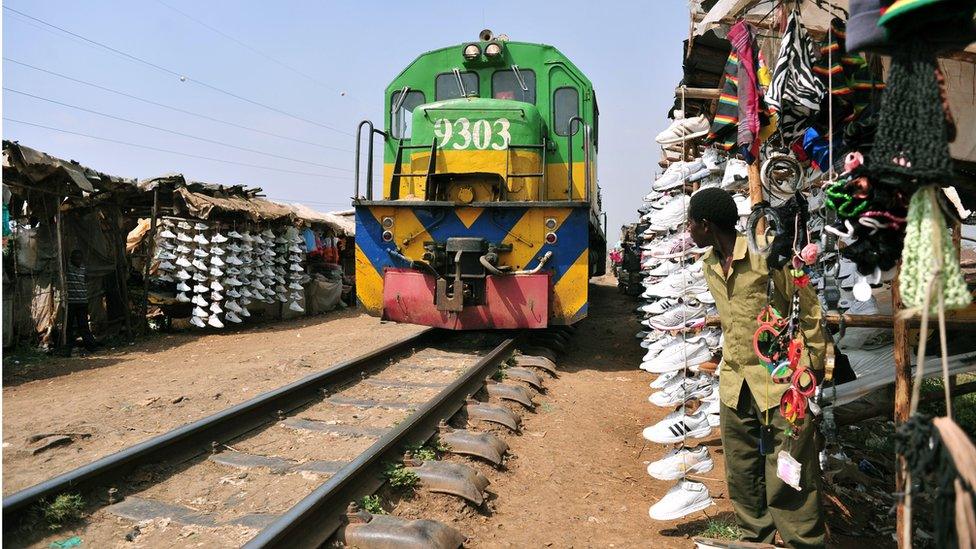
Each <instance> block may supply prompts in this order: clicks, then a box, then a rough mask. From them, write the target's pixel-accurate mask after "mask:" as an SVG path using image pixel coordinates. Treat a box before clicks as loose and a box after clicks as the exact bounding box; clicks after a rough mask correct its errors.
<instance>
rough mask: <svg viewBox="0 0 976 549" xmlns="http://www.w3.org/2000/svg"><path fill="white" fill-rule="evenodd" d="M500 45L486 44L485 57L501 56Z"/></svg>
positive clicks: (497, 43) (499, 43)
mask: <svg viewBox="0 0 976 549" xmlns="http://www.w3.org/2000/svg"><path fill="white" fill-rule="evenodd" d="M502 49H503V48H502V44H501V42H488V45H487V46H485V55H487V56H488V57H498V56H499V55H501V54H502Z"/></svg>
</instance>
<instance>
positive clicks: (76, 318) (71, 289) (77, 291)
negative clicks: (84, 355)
mask: <svg viewBox="0 0 976 549" xmlns="http://www.w3.org/2000/svg"><path fill="white" fill-rule="evenodd" d="M66 278H67V289H68V311H67V313H68V314H67V318H66V320H65V322H67V323H68V330H67V331H68V333H67V338H66V340H65V342H64V350H63V351H62V352H63V354H64V356H71V350H72V349H73V348H74V346H75V338H77V337H78V336H79V335H81V340H82V342H84V344H85V349H88V350H89V351H94V350H95V349H96V348H98V343H97V342H96V341H95V336H93V335H92V333H91V328H90V327H89V326H88V269H87V267H86V266H85V262H84V257H83V256H82V255H81V250H72V251H71V256H70V259H69V261H68V270H67V273H66Z"/></svg>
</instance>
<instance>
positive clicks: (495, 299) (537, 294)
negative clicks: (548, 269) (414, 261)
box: [383, 269, 550, 330]
mask: <svg viewBox="0 0 976 549" xmlns="http://www.w3.org/2000/svg"><path fill="white" fill-rule="evenodd" d="M549 276H550V275H549V273H539V274H532V275H510V276H496V275H489V276H488V277H487V280H486V282H485V304H484V305H467V306H465V307H464V310H462V311H461V312H457V313H454V312H448V311H438V310H437V307H436V306H435V305H434V294H435V281H434V277H433V276H432V275H430V274H427V273H421V272H418V271H414V270H412V269H387V270H386V271H385V272H384V273H383V318H384V319H385V320H393V321H395V322H407V323H410V324H420V325H422V326H434V327H437V328H447V329H449V330H479V329H514V328H545V327H547V326H548V325H549Z"/></svg>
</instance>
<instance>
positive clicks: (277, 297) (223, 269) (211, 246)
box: [149, 217, 308, 328]
mask: <svg viewBox="0 0 976 549" xmlns="http://www.w3.org/2000/svg"><path fill="white" fill-rule="evenodd" d="M153 248H154V250H155V252H154V254H153V260H152V264H151V266H150V269H149V272H150V281H151V283H152V284H153V285H154V286H155V287H156V288H159V289H160V290H161V293H169V292H171V293H173V294H174V295H175V296H176V297H175V304H176V305H177V306H175V307H164V310H166V311H167V312H168V313H169V314H171V315H178V314H179V313H180V312H185V311H187V310H189V311H190V315H189V316H190V320H189V322H190V324H192V325H193V326H196V327H198V328H207V327H210V328H223V327H225V326H226V323H231V324H242V323H244V322H245V319H247V318H249V317H250V316H251V312H250V310H249V306H251V307H253V306H254V305H255V304H258V303H264V304H274V303H280V304H281V305H282V306H284V307H287V308H288V309H289V310H290V311H294V312H297V313H302V312H304V307H303V304H304V299H305V296H304V287H303V284H304V283H305V282H307V279H308V275H307V274H306V272H305V267H304V266H303V263H304V262H305V247H304V240H303V239H302V237H301V235H299V233H298V229H296V228H295V227H284V228H278V229H272V228H264V229H260V228H247V229H245V228H240V229H237V228H235V227H232V226H221V225H220V224H213V223H207V222H204V221H200V220H193V219H182V218H175V217H166V218H163V219H162V222H161V226H160V231H158V233H157V234H156V236H155V240H154V246H153ZM180 304H183V305H184V306H182V307H180V306H179V305H180Z"/></svg>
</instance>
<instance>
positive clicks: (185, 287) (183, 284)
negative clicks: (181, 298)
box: [176, 281, 191, 292]
mask: <svg viewBox="0 0 976 549" xmlns="http://www.w3.org/2000/svg"><path fill="white" fill-rule="evenodd" d="M176 289H177V290H179V291H181V292H189V291H190V289H191V288H190V286H189V285H188V284H187V283H186V282H182V281H181V282H180V283H179V284H177V285H176Z"/></svg>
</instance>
